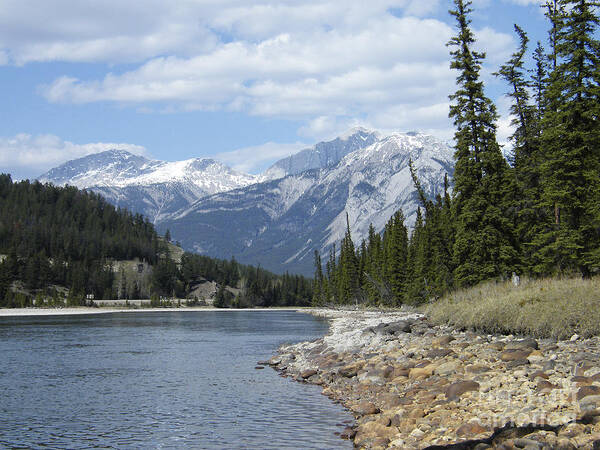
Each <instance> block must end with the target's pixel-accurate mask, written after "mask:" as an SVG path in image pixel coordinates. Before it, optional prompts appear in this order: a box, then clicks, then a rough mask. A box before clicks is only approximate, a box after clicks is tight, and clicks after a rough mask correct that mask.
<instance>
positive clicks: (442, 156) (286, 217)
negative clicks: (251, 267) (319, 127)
mask: <svg viewBox="0 0 600 450" xmlns="http://www.w3.org/2000/svg"><path fill="white" fill-rule="evenodd" d="M409 159H412V160H413V162H414V165H415V168H416V170H417V174H418V177H419V179H420V180H421V183H422V184H423V187H424V189H425V190H426V192H427V193H428V194H429V195H431V196H435V195H437V194H438V193H442V192H443V179H444V175H445V174H446V173H448V174H449V175H452V172H453V152H452V150H451V149H450V147H449V146H448V145H446V144H445V143H442V142H440V141H438V140H436V139H435V138H433V137H431V136H426V135H423V134H418V133H408V134H401V133H397V134H393V135H390V136H387V137H383V138H381V139H379V140H377V141H376V142H375V143H373V144H372V145H369V146H367V147H366V148H358V149H357V150H354V151H351V152H348V153H347V154H346V155H345V156H344V157H342V158H341V159H340V160H339V161H338V162H337V163H336V164H333V165H332V166H326V167H324V168H318V169H311V170H306V171H303V172H300V173H296V174H292V175H288V176H285V177H283V178H277V179H273V180H269V181H265V182H262V183H257V184H253V185H250V186H247V187H244V188H240V189H236V190H233V191H229V192H223V193H220V194H216V195H212V196H209V197H205V198H202V199H200V200H198V201H197V202H196V203H194V204H193V205H192V206H191V207H189V208H184V209H182V210H181V211H179V212H177V213H175V214H173V215H171V217H170V218H168V219H165V220H164V221H163V222H161V223H160V224H159V228H161V229H163V230H164V229H166V228H169V229H170V230H171V233H172V235H173V236H175V237H176V238H177V239H178V240H180V241H181V242H182V244H183V245H184V247H186V248H189V249H193V250H196V251H198V252H200V253H203V254H208V255H211V256H215V257H222V258H229V257H231V256H235V257H236V258H237V259H238V260H239V261H242V262H245V263H252V264H260V265H261V266H262V267H265V268H267V269H270V270H273V271H277V272H284V271H286V270H287V271H290V272H298V273H304V274H310V273H312V270H313V252H314V250H315V249H317V250H319V251H320V252H321V254H323V255H327V254H328V252H329V250H330V249H331V247H332V245H333V243H334V242H339V241H340V239H341V238H342V237H343V234H344V232H345V227H346V223H345V221H346V212H347V213H348V214H349V218H350V225H351V231H352V234H353V238H354V240H355V241H356V242H360V240H361V239H363V238H364V237H366V236H367V232H368V228H369V224H371V223H372V224H373V225H374V227H375V229H376V230H377V231H380V230H382V229H383V227H384V225H385V223H386V222H387V221H388V219H389V218H390V216H391V215H392V214H393V213H394V212H395V211H397V210H398V209H402V210H403V211H404V214H405V216H406V217H407V224H408V225H409V226H410V225H412V224H414V220H415V217H416V209H417V206H418V200H417V195H416V192H415V189H414V186H413V183H412V179H411V176H410V171H409V167H408V162H409ZM276 166H277V164H276ZM280 167H281V166H280Z"/></svg>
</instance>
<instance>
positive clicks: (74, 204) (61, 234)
mask: <svg viewBox="0 0 600 450" xmlns="http://www.w3.org/2000/svg"><path fill="white" fill-rule="evenodd" d="M169 238H170V236H168V235H166V236H165V238H162V237H160V236H158V234H157V233H156V231H155V229H154V226H153V225H152V224H151V223H150V222H149V221H148V219H146V218H144V217H143V216H142V215H140V214H132V213H130V212H129V211H127V210H123V209H119V208H115V207H114V206H112V205H111V204H109V203H108V202H107V201H106V200H105V199H104V198H102V197H101V196H99V195H97V194H94V193H91V192H86V191H80V190H78V189H77V188H74V187H69V186H67V187H57V186H53V185H50V184H41V183H39V182H37V181H35V182H30V181H21V182H17V183H15V182H13V181H12V179H11V177H10V175H5V174H0V307H17V306H19V307H24V306H31V305H33V303H34V299H35V303H36V304H37V305H39V304H40V303H42V302H43V303H44V304H49V305H62V304H64V303H65V301H66V303H67V304H69V305H80V304H86V303H88V302H89V299H90V298H93V299H117V298H119V299H140V298H149V297H152V298H156V299H159V298H160V297H169V298H173V297H177V298H185V297H186V296H188V294H189V293H190V292H191V290H192V289H193V288H194V287H195V285H197V284H198V283H199V282H200V281H202V280H204V281H214V282H216V283H217V285H218V286H219V292H220V296H218V297H219V301H218V302H217V305H218V306H223V307H227V306H239V307H250V306H279V305H306V304H308V303H309V302H310V299H311V298H312V284H311V282H310V281H309V280H307V279H305V278H304V277H300V276H295V275H289V274H285V275H275V274H272V273H270V272H267V271H265V270H263V269H261V268H255V267H252V266H245V265H242V264H238V263H237V262H236V261H235V259H233V258H232V259H231V260H229V261H227V260H219V259H214V258H209V257H206V256H201V255H197V254H192V253H184V254H183V256H182V257H181V261H177V262H176V261H175V260H174V258H172V256H171V248H172V246H170V244H169V240H170V239H169ZM227 288H230V289H229V290H228V289H227ZM65 297H66V298H65Z"/></svg>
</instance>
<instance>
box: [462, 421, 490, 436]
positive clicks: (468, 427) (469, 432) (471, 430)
mask: <svg viewBox="0 0 600 450" xmlns="http://www.w3.org/2000/svg"><path fill="white" fill-rule="evenodd" d="M488 432H489V430H488V429H487V428H484V427H482V426H481V425H479V424H478V423H475V422H472V423H465V424H464V425H461V426H460V427H459V428H458V430H456V435H457V436H458V437H467V438H472V437H473V436H477V435H479V434H484V433H488Z"/></svg>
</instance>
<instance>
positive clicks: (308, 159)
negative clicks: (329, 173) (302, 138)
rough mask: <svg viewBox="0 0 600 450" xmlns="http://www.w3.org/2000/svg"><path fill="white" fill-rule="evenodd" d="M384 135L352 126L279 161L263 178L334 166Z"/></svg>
mask: <svg viewBox="0 0 600 450" xmlns="http://www.w3.org/2000/svg"><path fill="white" fill-rule="evenodd" d="M382 137H383V136H382V134H381V133H380V132H378V131H371V130H366V129H365V128H360V127H357V128H352V129H351V130H349V131H347V132H346V133H344V134H343V135H342V136H339V137H337V138H336V139H334V140H332V141H327V142H319V143H318V144H316V145H314V146H312V147H310V148H307V149H305V150H302V151H300V152H298V153H296V154H294V155H291V156H288V157H287V158H284V159H281V160H279V161H277V162H276V163H275V164H273V165H272V166H271V167H269V168H268V169H267V170H266V171H265V172H264V173H263V179H265V180H275V179H277V178H283V177H285V176H287V175H294V174H297V173H302V172H304V171H306V170H310V169H325V168H327V167H333V166H335V165H336V164H337V163H338V162H340V160H341V159H342V158H343V157H344V156H346V155H347V154H348V153H351V152H353V151H355V150H359V149H361V148H365V147H368V146H369V145H371V144H374V143H375V142H377V141H378V140H379V139H381V138H382Z"/></svg>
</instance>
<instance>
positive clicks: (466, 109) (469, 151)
mask: <svg viewBox="0 0 600 450" xmlns="http://www.w3.org/2000/svg"><path fill="white" fill-rule="evenodd" d="M454 3H455V6H456V9H455V10H451V11H450V13H451V15H453V16H454V17H455V18H456V21H457V28H458V34H457V35H456V36H455V37H453V38H452V39H451V40H450V42H449V43H448V45H449V46H450V47H452V48H453V50H452V51H451V52H450V54H451V56H452V62H451V68H452V69H455V70H458V71H459V75H458V77H457V84H458V90H457V91H456V93H454V94H452V95H451V96H450V99H451V100H452V101H453V104H452V105H451V106H450V117H451V118H453V119H454V124H455V126H456V127H457V131H456V133H455V141H456V151H455V160H456V165H455V172H454V198H453V202H452V203H453V208H454V217H455V220H456V241H455V244H454V259H455V265H456V269H455V280H456V283H457V285H459V286H468V285H473V284H475V283H478V282H479V281H482V280H485V279H488V278H493V277H498V276H502V275H507V274H509V273H510V272H511V271H512V269H513V267H514V264H515V262H516V256H517V252H516V250H515V248H514V232H513V225H512V223H511V220H510V219H508V218H507V217H506V215H505V209H507V208H508V206H507V200H508V198H507V197H509V195H510V194H512V193H511V192H510V191H509V192H507V191H506V189H507V185H509V182H510V180H509V176H508V172H509V168H508V165H507V163H506V161H505V159H504V157H503V156H502V153H501V151H500V147H499V145H498V143H497V141H496V124H495V123H496V120H497V113H496V108H495V106H494V104H493V103H492V101H491V100H490V99H489V98H487V97H486V96H485V94H484V87H483V82H482V81H481V80H480V76H479V72H480V69H481V62H482V61H483V59H484V57H485V54H484V53H479V52H476V51H474V50H473V45H474V43H475V37H474V35H473V32H472V31H471V29H470V27H469V25H470V20H469V19H468V15H469V14H470V13H471V12H472V10H471V9H470V5H471V2H469V1H463V0H455V1H454Z"/></svg>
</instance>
